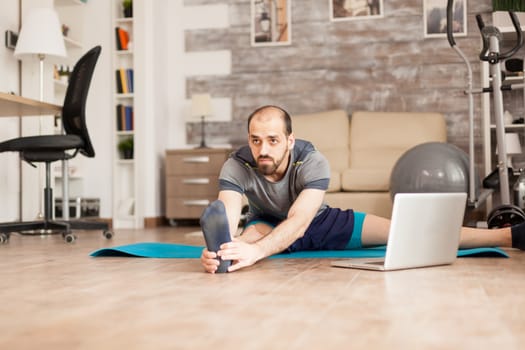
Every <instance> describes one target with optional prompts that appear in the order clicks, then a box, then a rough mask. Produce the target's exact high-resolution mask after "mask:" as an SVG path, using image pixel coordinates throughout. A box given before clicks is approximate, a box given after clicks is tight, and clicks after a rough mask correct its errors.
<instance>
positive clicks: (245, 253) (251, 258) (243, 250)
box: [217, 239, 264, 272]
mask: <svg viewBox="0 0 525 350" xmlns="http://www.w3.org/2000/svg"><path fill="white" fill-rule="evenodd" d="M217 254H218V255H219V256H220V257H221V258H222V259H223V260H233V261H234V262H233V264H232V265H231V266H230V267H229V268H228V272H233V271H237V270H239V269H241V268H243V267H247V266H251V265H253V264H255V263H256V262H257V261H259V260H261V259H262V258H264V253H263V251H262V250H261V249H260V247H259V246H258V245H257V244H256V243H246V242H243V241H241V240H240V239H234V241H232V242H228V243H224V244H222V245H221V250H219V251H218V252H217Z"/></svg>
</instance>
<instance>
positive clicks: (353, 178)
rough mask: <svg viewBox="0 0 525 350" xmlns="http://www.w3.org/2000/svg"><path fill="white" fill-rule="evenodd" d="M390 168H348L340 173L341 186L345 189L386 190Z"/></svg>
mask: <svg viewBox="0 0 525 350" xmlns="http://www.w3.org/2000/svg"><path fill="white" fill-rule="evenodd" d="M390 172H391V169H388V168H375V169H348V170H346V171H344V172H343V174H342V175H341V186H342V188H344V190H345V191H388V190H389V188H390V178H389V177H386V176H385V174H390Z"/></svg>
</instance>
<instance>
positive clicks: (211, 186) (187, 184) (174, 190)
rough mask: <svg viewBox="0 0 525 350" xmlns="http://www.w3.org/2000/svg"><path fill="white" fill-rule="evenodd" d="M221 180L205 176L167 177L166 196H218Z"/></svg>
mask: <svg viewBox="0 0 525 350" xmlns="http://www.w3.org/2000/svg"><path fill="white" fill-rule="evenodd" d="M218 191H219V178H218V177H217V175H211V176H210V175H203V176H167V177H166V196H167V197H183V196H190V195H191V196H192V197H193V196H210V195H215V196H217V194H218Z"/></svg>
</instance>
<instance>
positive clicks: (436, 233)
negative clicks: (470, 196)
mask: <svg viewBox="0 0 525 350" xmlns="http://www.w3.org/2000/svg"><path fill="white" fill-rule="evenodd" d="M466 200H467V194H466V193H398V194H396V196H395V198H394V208H393V210H392V221H391V224H390V233H389V235H388V243H387V246H386V254H385V257H384V258H359V259H343V260H335V261H332V263H331V265H332V266H335V267H346V268H358V269H367V270H379V271H389V270H400V269H409V268H415V267H425V266H435V265H447V264H452V263H453V262H454V261H455V260H456V257H457V252H458V247H459V239H460V232H461V226H462V225H463V215H464V214H465V206H466Z"/></svg>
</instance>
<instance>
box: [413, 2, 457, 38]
mask: <svg viewBox="0 0 525 350" xmlns="http://www.w3.org/2000/svg"><path fill="white" fill-rule="evenodd" d="M452 17H453V19H454V21H453V25H452V31H453V33H454V36H467V2H466V0H455V1H454V9H453V11H452ZM423 26H424V31H425V32H424V36H425V38H443V37H446V36H447V0H423Z"/></svg>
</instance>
